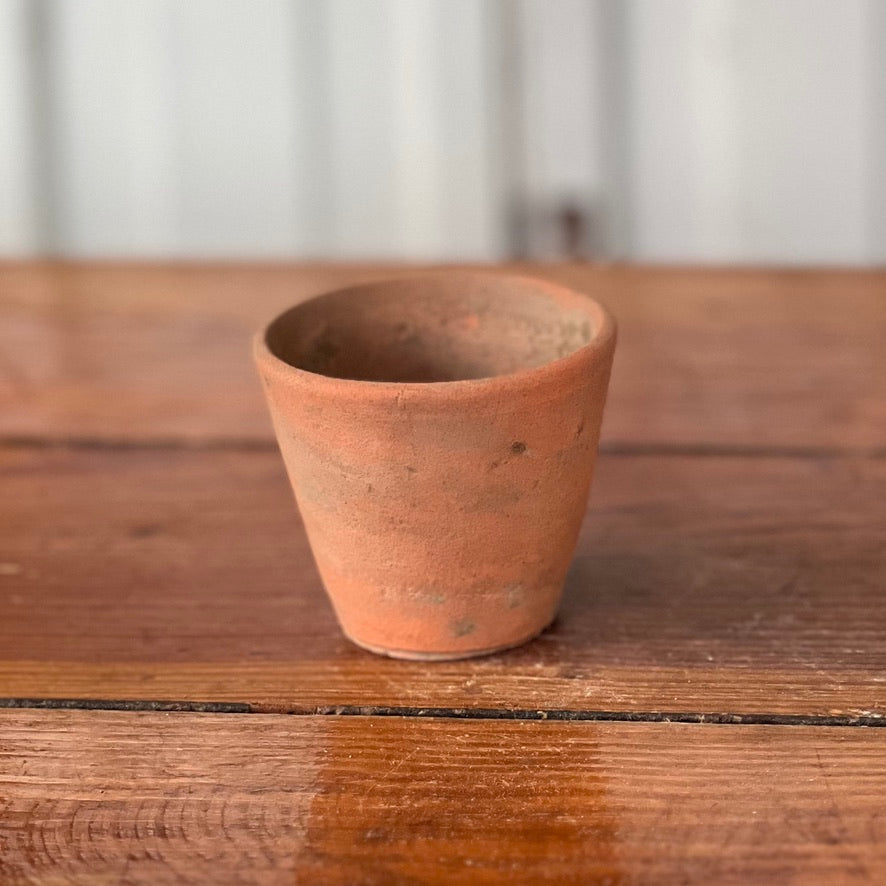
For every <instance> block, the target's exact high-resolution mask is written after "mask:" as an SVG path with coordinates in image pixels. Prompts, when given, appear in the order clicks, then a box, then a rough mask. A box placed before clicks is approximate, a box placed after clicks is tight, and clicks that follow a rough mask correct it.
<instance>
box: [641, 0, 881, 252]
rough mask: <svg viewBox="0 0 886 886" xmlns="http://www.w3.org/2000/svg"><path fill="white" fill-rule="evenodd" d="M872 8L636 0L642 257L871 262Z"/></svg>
mask: <svg viewBox="0 0 886 886" xmlns="http://www.w3.org/2000/svg"><path fill="white" fill-rule="evenodd" d="M871 19H872V15H871V6H870V4H869V3H868V2H866V0H841V2H837V0H777V2H772V0H742V2H736V0H661V2H657V3H643V2H639V0H633V2H632V3H631V6H630V8H629V26H628V37H629V50H628V59H629V70H628V79H629V86H630V88H629V94H628V109H627V110H628V114H629V116H630V125H631V132H632V134H633V144H632V146H631V150H632V162H633V169H632V178H633V180H634V184H633V187H632V193H633V202H632V206H631V207H630V210H629V212H630V215H631V218H632V229H633V241H632V244H631V252H632V255H633V256H634V257H636V258H639V259H652V260H678V261H681V260H683V261H696V260H715V261H718V260H720V261H722V260H725V261H749V262H814V263H820V262H825V263H842V262H848V263H853V262H864V261H866V260H869V259H870V258H871V255H870V249H869V239H868V230H869V220H868V203H867V196H866V188H867V186H868V179H869V177H870V175H871V169H870V167H869V164H868V163H867V158H868V145H869V139H870V131H869V122H870V121H871V120H872V119H875V118H876V115H877V114H878V113H882V110H879V109H877V108H876V107H875V106H874V104H873V102H872V101H871V100H870V98H869V96H870V91H871V83H870V78H869V74H868V73H867V65H868V63H869V62H868V54H869V53H870V52H872V51H875V50H874V48H873V45H872V43H871V41H869V39H868V37H867V33H866V32H867V29H868V28H869V27H870V25H871ZM883 43H884V37H883V36H881V37H880V38H879V40H878V42H877V50H876V51H879V52H882V50H883ZM884 162H886V160H884V159H883V158H881V160H880V161H879V163H878V165H882V163H884Z"/></svg>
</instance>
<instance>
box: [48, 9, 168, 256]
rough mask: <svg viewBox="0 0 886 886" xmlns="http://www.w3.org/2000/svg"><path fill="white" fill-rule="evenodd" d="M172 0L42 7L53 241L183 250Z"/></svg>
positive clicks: (65, 246)
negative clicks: (180, 246)
mask: <svg viewBox="0 0 886 886" xmlns="http://www.w3.org/2000/svg"><path fill="white" fill-rule="evenodd" d="M173 8H174V3H173V2H172V0H132V2H127V3H118V2H116V0H83V2H78V3H67V2H63V0H51V2H49V3H48V4H47V5H46V7H45V13H44V38H45V40H46V46H45V47H44V58H45V66H44V68H43V70H42V71H41V76H43V77H44V78H45V79H46V83H45V90H44V95H45V100H46V102H47V103H48V105H49V107H48V108H47V113H48V116H49V117H50V119H51V121H52V125H51V128H50V134H51V137H52V143H51V144H50V145H48V146H46V151H47V153H46V162H47V163H48V164H50V165H51V166H52V169H51V170H48V174H51V175H52V177H53V179H54V181H55V183H56V191H55V198H56V200H55V206H53V207H51V210H52V213H53V239H54V243H53V244H52V248H53V249H54V251H57V252H61V253H62V254H69V255H108V254H111V255H114V254H129V253H132V252H135V253H138V254H146V255H154V254H165V253H167V252H172V253H173V254H174V253H175V252H176V248H175V247H176V244H177V243H180V242H181V231H180V230H179V228H178V225H177V221H178V219H177V208H178V200H179V188H180V180H181V178H180V175H179V169H178V159H177V158H178V144H177V139H176V135H177V131H176V130H177V125H176V124H177V116H176V107H175V102H174V100H173V99H174V89H173V84H174V81H175V75H176V72H175V64H174V58H173V56H172V54H171V53H170V52H169V47H170V46H171V42H172V38H173V31H172V27H171V25H172V21H171V10H172V9H173Z"/></svg>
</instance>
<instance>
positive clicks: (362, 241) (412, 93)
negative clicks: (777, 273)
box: [0, 0, 886, 264]
mask: <svg viewBox="0 0 886 886" xmlns="http://www.w3.org/2000/svg"><path fill="white" fill-rule="evenodd" d="M566 208H569V209H570V210H571V212H572V214H573V215H576V214H577V215H578V216H579V217H580V219H581V220H582V224H581V226H580V230H579V232H578V234H577V235H576V234H574V235H573V237H572V241H573V242H572V245H571V246H567V245H566V238H565V237H564V234H563V228H562V225H561V223H560V222H559V221H558V219H559V218H560V216H562V214H563V211H564V209H566ZM564 251H571V252H576V251H577V252H578V253H579V254H582V255H585V256H587V257H614V258H628V259H635V260H653V261H714V262H722V261H725V262H765V263H829V264H866V263H882V262H884V261H886V0H655V2H651V0H556V2H551V0H372V2H367V0H0V254H2V255H6V256H20V255H36V254H52V255H64V256H77V257H91V256H137V257H190V256H199V257H215V256H231V257H306V258H307V257H326V258H405V259H417V260H495V259H501V258H507V257H509V256H511V255H513V254H523V255H531V256H536V257H545V256H548V257H557V256H560V255H562V254H563V253H564Z"/></svg>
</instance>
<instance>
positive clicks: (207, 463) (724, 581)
mask: <svg viewBox="0 0 886 886" xmlns="http://www.w3.org/2000/svg"><path fill="white" fill-rule="evenodd" d="M0 471H2V472H0V485H2V487H3V490H4V495H3V497H2V499H0V525H3V526H4V532H3V533H2V538H0V605H2V607H3V612H4V617H3V619H2V620H0V696H7V697H9V696H14V697H30V698H35V697H36V698H39V697H46V698H84V699H87V698H88V699H149V700H150V699H153V700H173V701H225V702H240V703H246V704H249V705H252V706H253V707H254V708H256V709H259V710H306V709H312V708H316V707H325V706H330V705H332V706H334V705H380V706H400V705H406V706H449V707H469V708H496V707H499V708H507V709H529V710H532V709H545V710H557V709H568V710H578V711H584V710H591V711H599V710H603V711H628V712H648V711H668V712H681V711H682V712H702V713H724V712H725V713H736V714H758V715H759V714H785V715H796V716H807V715H808V716H812V715H814V716H844V717H880V716H884V715H886V644H884V642H883V637H884V636H886V605H884V598H883V587H884V580H886V460H882V459H847V458H756V457H754V458H739V457H729V458H726V457H705V458H701V457H682V456H680V457H678V456H643V457H640V456H604V457H602V458H601V460H600V462H599V465H598V471H597V479H596V482H595V491H594V495H593V500H592V504H591V509H590V512H589V515H588V517H587V519H586V521H585V525H584V529H583V532H582V536H581V540H580V542H579V549H578V554H577V557H576V560H575V563H574V566H573V569H572V572H571V575H570V578H569V580H568V584H567V591H566V597H565V601H564V606H563V610H562V616H561V618H560V619H559V621H558V622H557V623H556V625H555V626H554V627H553V628H552V629H551V630H549V631H548V632H547V633H545V634H544V635H543V636H542V637H541V638H540V639H539V640H537V641H536V642H534V643H532V644H530V645H528V646H526V647H524V648H522V649H518V650H515V651H513V652H510V653H507V654H503V655H498V656H493V657H491V658H487V659H480V660H475V661H468V662H454V663H439V664H422V663H414V662H395V661H390V660H387V659H383V658H379V657H376V656H372V655H370V654H368V653H365V652H362V651H361V650H358V649H356V648H355V647H353V646H351V645H350V644H349V643H348V642H347V641H346V640H344V639H343V638H342V637H341V635H340V633H339V632H338V629H337V627H336V625H335V622H334V619H333V616H332V613H331V610H330V608H329V606H328V604H327V602H326V599H325V597H324V595H323V593H322V589H321V586H320V583H319V579H318V577H317V575H316V572H315V570H314V567H313V564H312V561H311V559H310V554H309V549H308V546H307V542H306V539H305V537H304V534H303V531H302V528H301V524H300V522H299V519H298V515H297V511H296V509H295V506H294V504H293V502H292V498H291V493H290V491H289V488H288V485H287V483H286V479H285V476H284V473H283V469H282V465H281V462H280V459H279V456H278V455H277V454H275V453H270V452H227V451H215V452H214V451H166V450H145V449H142V450H133V451H116V450H73V449H65V448H60V449H26V448H19V449H7V450H5V451H2V450H0Z"/></svg>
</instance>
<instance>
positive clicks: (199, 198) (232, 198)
mask: <svg viewBox="0 0 886 886" xmlns="http://www.w3.org/2000/svg"><path fill="white" fill-rule="evenodd" d="M173 22H174V31H175V34H174V39H173V43H172V46H171V49H172V52H171V55H172V59H173V63H174V64H175V68H176V77H177V82H176V84H175V86H176V88H175V90H174V95H173V101H174V102H175V103H176V104H177V108H176V116H175V119H176V120H177V127H178V133H177V136H178V145H177V148H178V152H177V157H178V161H179V181H178V187H179V194H180V213H181V227H182V231H183V234H184V236H185V238H186V242H187V244H188V247H189V249H190V251H192V252H194V253H197V254H201V255H229V254H233V255H238V254H239V255H242V254H246V255H255V256H275V255H288V254H293V253H298V252H300V251H302V250H303V249H304V246H305V243H304V240H303V239H302V237H301V233H302V232H301V231H300V230H299V225H298V221H299V217H298V214H297V209H296V196H297V189H296V181H297V177H298V175H299V171H300V170H299V169H298V168H297V167H296V163H295V158H296V153H295V143H296V126H297V122H298V121H297V119H296V111H297V104H296V98H295V90H294V77H295V74H296V62H295V51H294V50H295V46H296V44H295V42H294V40H293V32H294V31H295V29H296V27H297V25H298V24H299V23H298V22H297V20H296V19H295V17H294V15H293V8H292V6H291V5H290V4H289V3H288V2H287V0H260V2H256V0H226V2H225V3H223V4H219V3H218V2H216V0H188V2H187V3H175V4H174V7H173ZM302 221H303V222H304V221H305V219H304V218H302Z"/></svg>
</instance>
